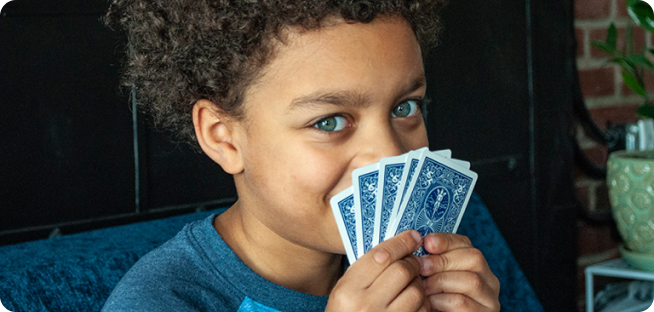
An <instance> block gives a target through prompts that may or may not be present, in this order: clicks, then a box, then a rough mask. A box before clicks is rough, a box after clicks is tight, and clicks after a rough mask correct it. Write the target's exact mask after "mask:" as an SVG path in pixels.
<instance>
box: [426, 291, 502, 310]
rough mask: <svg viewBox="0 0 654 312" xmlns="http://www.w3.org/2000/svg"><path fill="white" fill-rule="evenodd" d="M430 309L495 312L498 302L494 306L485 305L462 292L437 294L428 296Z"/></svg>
mask: <svg viewBox="0 0 654 312" xmlns="http://www.w3.org/2000/svg"><path fill="white" fill-rule="evenodd" d="M428 300H429V303H430V304H431V309H432V311H442V312H468V311H476V312H481V311H483V312H497V311H499V310H500V303H499V302H498V303H497V305H496V306H494V307H486V306H482V305H480V304H479V303H478V302H476V301H474V300H472V299H470V298H469V297H466V296H464V295H462V294H437V295H431V296H429V297H428Z"/></svg>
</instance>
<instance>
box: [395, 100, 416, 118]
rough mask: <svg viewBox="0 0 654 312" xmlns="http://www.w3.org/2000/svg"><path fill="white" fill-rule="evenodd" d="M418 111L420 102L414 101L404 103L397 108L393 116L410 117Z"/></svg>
mask: <svg viewBox="0 0 654 312" xmlns="http://www.w3.org/2000/svg"><path fill="white" fill-rule="evenodd" d="M417 111H418V102H417V101H414V100H409V101H404V102H402V103H400V105H398V106H395V108H393V111H392V112H391V115H392V116H393V117H409V116H413V115H414V114H415V113H416V112H417Z"/></svg>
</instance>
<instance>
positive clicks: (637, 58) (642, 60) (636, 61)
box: [627, 54, 654, 69]
mask: <svg viewBox="0 0 654 312" xmlns="http://www.w3.org/2000/svg"><path fill="white" fill-rule="evenodd" d="M627 60H628V61H629V62H630V63H631V64H633V65H634V67H638V66H644V67H648V68H650V69H654V64H652V62H651V61H650V60H648V59H647V58H646V57H645V56H644V55H642V54H632V55H629V56H627Z"/></svg>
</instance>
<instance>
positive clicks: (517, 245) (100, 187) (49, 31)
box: [0, 0, 577, 311]
mask: <svg viewBox="0 0 654 312" xmlns="http://www.w3.org/2000/svg"><path fill="white" fill-rule="evenodd" d="M106 8H107V4H106V3H105V2H104V1H100V0H67V1H52V0H37V1H34V0H18V1H13V2H10V3H9V4H7V5H6V6H5V8H4V9H3V10H2V14H1V15H0V138H1V140H2V142H3V147H2V148H0V165H2V166H1V168H2V171H1V174H0V186H1V187H0V213H1V215H2V217H1V218H0V244H8V243H15V242H20V241H24V240H29V239H37V238H46V237H48V236H50V235H59V234H69V233H74V232H78V231H83V230H88V229H92V228H98V227H105V226H111V225H116V224H122V223H127V222H134V221H138V220H144V219H150V218H158V217H163V216H167V215H172V214H180V213H185V212H190V211H195V210H201V209H208V208H212V207H217V206H226V205H229V204H230V203H231V202H233V201H234V200H235V190H234V186H233V182H232V181H231V178H230V177H229V176H228V175H226V174H225V173H224V172H222V171H221V169H220V167H218V166H217V165H215V164H214V163H212V162H211V161H210V160H209V159H208V158H207V157H206V156H204V155H201V154H196V153H194V152H192V151H190V150H189V149H188V148H187V147H186V146H184V145H178V144H175V143H171V141H170V140H169V138H168V135H167V134H166V133H162V132H159V131H157V130H155V129H152V128H151V127H150V126H149V124H150V123H149V122H148V120H147V118H146V117H145V116H143V115H141V114H138V113H137V114H134V113H133V110H132V107H131V106H130V104H129V101H128V96H129V93H122V94H121V93H120V92H119V91H118V87H117V86H118V81H119V72H118V69H119V68H120V62H121V59H122V57H123V51H124V45H125V39H124V36H123V35H122V34H120V33H117V32H114V31H112V30H110V29H107V28H105V27H103V26H102V24H101V23H100V21H99V18H100V16H101V15H102V14H103V12H104V11H105V10H106ZM570 12H571V3H570V2H569V1H563V0H548V1H531V0H525V1H522V2H521V1H507V0H490V1H451V3H450V4H449V6H448V7H447V8H446V9H445V11H444V14H443V21H444V24H445V32H444V34H443V37H442V44H441V46H440V47H439V48H437V49H436V50H435V51H433V52H432V53H431V54H430V56H429V57H428V59H427V60H426V70H427V75H428V81H429V90H428V96H430V97H431V98H432V99H433V102H434V103H435V104H434V106H433V107H432V108H431V110H430V112H429V115H428V122H429V126H428V127H429V129H428V131H429V136H430V145H431V147H432V149H437V148H450V149H452V150H453V153H454V156H455V157H457V158H461V159H466V160H470V161H471V162H472V169H473V170H475V171H476V172H478V173H479V181H478V185H477V187H476V190H477V191H478V192H479V193H480V195H481V196H482V198H483V199H484V201H485V202H486V203H487V205H488V207H489V209H490V210H491V213H492V214H493V216H494V218H495V219H496V222H497V224H498V226H499V227H500V229H501V231H502V233H503V234H504V236H505V238H506V239H507V241H508V243H509V245H510V246H511V248H512V249H513V251H514V253H515V256H516V258H517V259H518V261H519V263H520V264H521V266H522V269H523V270H524V271H525V274H526V275H527V277H528V279H529V280H530V282H531V283H532V286H533V287H534V289H535V290H536V292H537V293H538V295H539V297H540V299H541V301H542V302H543V304H544V306H545V307H546V310H547V311H573V310H574V309H575V257H576V254H575V253H576V241H577V240H576V233H575V215H574V197H573V193H572V192H573V187H572V177H571V173H572V154H571V150H570V146H569V144H568V142H569V141H568V136H569V134H570V113H569V111H570V102H571V99H572V95H571V90H570V89H571V87H570V86H571V74H570V64H571V63H570V62H571V61H572V59H571V55H572V54H571V42H572V39H571V37H572V36H571V34H570V33H569V29H570V27H571V26H570V25H571V23H572V15H571V13H570Z"/></svg>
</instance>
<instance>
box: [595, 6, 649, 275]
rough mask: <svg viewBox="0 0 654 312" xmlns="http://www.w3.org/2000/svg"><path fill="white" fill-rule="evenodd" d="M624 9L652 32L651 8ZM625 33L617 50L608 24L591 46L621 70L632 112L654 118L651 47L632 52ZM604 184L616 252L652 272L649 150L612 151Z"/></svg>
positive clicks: (630, 39) (614, 31)
mask: <svg viewBox="0 0 654 312" xmlns="http://www.w3.org/2000/svg"><path fill="white" fill-rule="evenodd" d="M627 11H628V12H629V15H630V16H631V18H632V19H633V21H634V22H635V24H636V25H637V27H642V28H643V29H645V30H646V31H648V32H650V33H653V34H654V12H653V11H652V7H650V5H649V4H647V3H646V2H643V1H640V0H627ZM632 27H633V26H629V27H628V28H627V30H626V32H625V40H624V45H623V47H622V48H621V50H618V47H617V29H616V27H615V25H614V24H613V23H612V24H611V26H610V27H609V29H608V33H607V37H606V40H605V41H604V42H601V41H594V42H593V45H595V46H596V47H598V48H600V49H602V50H604V51H605V52H607V53H609V54H610V55H611V58H610V59H609V61H610V62H611V63H615V64H618V65H619V66H620V67H621V68H622V79H623V81H624V83H625V85H626V86H627V87H628V88H629V89H631V90H632V91H633V92H634V93H636V94H638V95H640V96H641V97H642V99H643V104H642V105H641V106H640V107H639V108H638V111H637V114H638V115H640V116H641V117H644V118H653V117H654V104H653V103H652V102H651V100H650V96H649V94H648V93H647V89H646V88H645V78H644V77H645V75H644V74H645V71H647V70H651V71H654V64H652V61H651V59H653V57H654V49H652V48H645V49H643V51H634V45H633V37H632V29H633V28H632ZM607 184H608V187H609V199H610V203H611V210H612V212H613V218H614V219H615V221H616V224H617V227H618V231H619V232H620V236H622V239H623V240H624V244H623V245H621V246H620V253H621V254H622V257H623V259H624V260H625V262H627V263H629V264H630V265H632V266H633V267H636V268H639V269H642V270H646V271H650V272H654V150H640V151H617V152H613V153H611V155H610V156H609V160H608V163H607Z"/></svg>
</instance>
